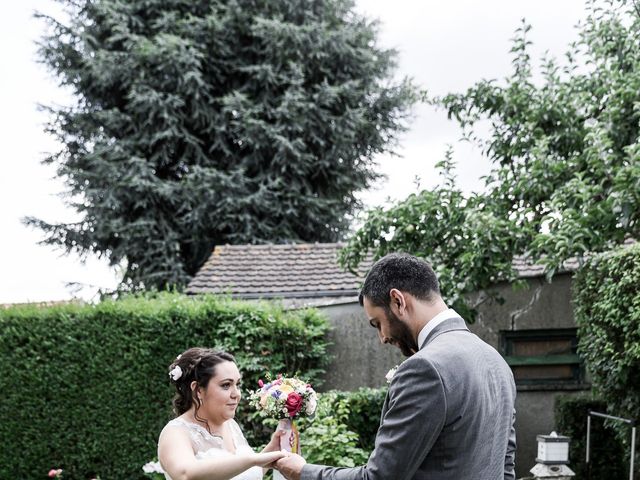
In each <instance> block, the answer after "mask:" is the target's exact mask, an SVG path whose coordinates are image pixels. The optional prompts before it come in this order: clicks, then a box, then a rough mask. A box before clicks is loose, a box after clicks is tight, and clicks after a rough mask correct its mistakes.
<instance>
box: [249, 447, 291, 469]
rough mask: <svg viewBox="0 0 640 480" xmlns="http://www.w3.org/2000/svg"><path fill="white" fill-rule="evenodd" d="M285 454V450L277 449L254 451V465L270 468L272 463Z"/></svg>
mask: <svg viewBox="0 0 640 480" xmlns="http://www.w3.org/2000/svg"><path fill="white" fill-rule="evenodd" d="M285 455H286V452H283V451H281V450H278V451H276V452H265V451H262V452H261V453H256V454H255V458H254V465H255V466H256V467H263V468H272V466H273V464H274V463H275V462H277V461H278V460H280V459H281V458H283V457H284V456H285Z"/></svg>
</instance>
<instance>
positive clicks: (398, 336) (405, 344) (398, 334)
mask: <svg viewBox="0 0 640 480" xmlns="http://www.w3.org/2000/svg"><path fill="white" fill-rule="evenodd" d="M387 321H388V322H389V333H390V334H391V340H392V341H393V343H394V344H395V345H396V346H397V347H398V348H399V349H400V351H401V352H402V354H403V355H404V356H405V357H410V356H411V355H413V354H414V353H416V352H417V351H418V343H417V342H416V340H415V338H413V334H412V333H411V331H410V330H409V327H407V326H406V325H405V324H404V323H403V322H402V320H400V319H399V318H398V317H396V316H395V314H394V313H393V312H392V311H391V309H389V310H387Z"/></svg>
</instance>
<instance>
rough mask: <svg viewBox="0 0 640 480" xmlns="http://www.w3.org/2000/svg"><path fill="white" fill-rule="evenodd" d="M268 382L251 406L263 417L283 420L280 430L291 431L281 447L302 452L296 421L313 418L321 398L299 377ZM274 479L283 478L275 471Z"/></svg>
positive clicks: (256, 393) (257, 393) (261, 382)
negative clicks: (301, 418)
mask: <svg viewBox="0 0 640 480" xmlns="http://www.w3.org/2000/svg"><path fill="white" fill-rule="evenodd" d="M267 379H268V380H269V381H268V383H265V382H263V381H262V380H260V381H259V382H258V386H259V387H260V388H259V389H258V390H256V391H255V392H253V393H252V394H251V397H250V402H251V404H252V405H253V406H254V407H255V408H256V409H257V410H258V412H260V413H261V415H263V416H265V417H269V418H273V419H276V420H279V422H278V430H284V431H285V432H287V433H286V434H285V435H283V436H282V437H281V438H280V448H281V449H282V450H287V451H289V452H293V453H298V454H299V453H300V434H299V433H298V429H297V428H296V426H295V424H294V422H293V420H294V419H295V418H300V417H310V418H313V416H314V414H315V413H316V408H317V406H318V395H317V394H316V392H315V391H314V390H313V388H312V387H311V385H309V384H308V383H307V382H303V381H302V380H300V379H298V378H295V377H283V376H282V375H278V377H277V378H276V379H275V380H273V381H270V377H269V376H267ZM274 478H281V477H280V476H279V475H278V472H277V471H275V472H274Z"/></svg>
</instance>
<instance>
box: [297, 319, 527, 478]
mask: <svg viewBox="0 0 640 480" xmlns="http://www.w3.org/2000/svg"><path fill="white" fill-rule="evenodd" d="M515 397H516V387H515V383H514V381H513V375H512V373H511V369H510V368H509V366H508V365H507V364H506V362H505V361H504V359H503V358H502V357H501V356H500V354H499V353H498V352H496V351H495V349H493V348H492V347H491V346H489V345H488V344H486V343H485V342H483V341H482V340H480V339H479V338H478V337H477V336H476V335H474V334H472V333H471V332H470V331H469V330H468V329H467V327H466V325H465V323H464V320H462V319H461V318H452V319H448V320H445V321H444V322H443V323H441V324H440V325H438V326H437V327H436V328H434V329H433V331H432V332H430V333H429V335H428V336H427V338H426V340H425V341H424V344H423V345H422V347H421V349H420V351H419V352H418V353H416V354H415V355H413V356H412V357H409V358H408V359H407V360H405V361H404V362H403V363H402V364H401V365H400V367H399V368H398V370H397V371H396V374H395V375H394V377H393V380H392V382H391V385H390V386H389V392H388V394H387V398H386V399H385V402H384V406H383V408H382V417H381V421H380V428H379V429H378V433H377V435H376V440H375V448H374V450H373V452H372V453H371V456H370V457H369V460H368V462H367V464H366V465H365V466H362V467H356V468H336V467H327V466H322V465H312V464H307V465H305V466H304V468H303V470H302V476H301V478H302V480H361V479H362V480H411V479H415V480H467V479H469V480H515V472H514V460H515V448H516V439H515V430H514V421H515V409H514V402H515Z"/></svg>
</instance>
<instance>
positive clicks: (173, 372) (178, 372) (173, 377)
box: [169, 365, 182, 382]
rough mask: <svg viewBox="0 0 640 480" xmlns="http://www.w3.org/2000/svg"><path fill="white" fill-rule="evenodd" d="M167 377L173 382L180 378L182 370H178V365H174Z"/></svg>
mask: <svg viewBox="0 0 640 480" xmlns="http://www.w3.org/2000/svg"><path fill="white" fill-rule="evenodd" d="M169 376H170V377H171V380H173V381H174V382H176V381H177V380H178V379H179V378H180V377H182V369H181V368H180V365H176V366H175V367H173V369H172V370H171V371H170V372H169Z"/></svg>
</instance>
